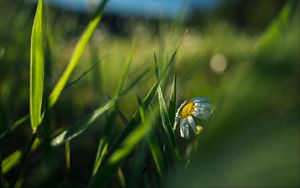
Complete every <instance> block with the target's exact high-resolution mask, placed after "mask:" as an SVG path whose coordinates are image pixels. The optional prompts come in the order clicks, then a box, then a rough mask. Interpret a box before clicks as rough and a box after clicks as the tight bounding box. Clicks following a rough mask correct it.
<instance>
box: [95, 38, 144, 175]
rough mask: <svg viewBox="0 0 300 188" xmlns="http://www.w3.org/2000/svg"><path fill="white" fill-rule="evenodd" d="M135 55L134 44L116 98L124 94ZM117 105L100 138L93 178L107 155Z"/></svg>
mask: <svg viewBox="0 0 300 188" xmlns="http://www.w3.org/2000/svg"><path fill="white" fill-rule="evenodd" d="M133 54H134V44H132V47H131V50H130V52H129V54H128V56H127V59H126V63H125V67H124V69H123V72H122V74H121V77H120V81H119V83H118V86H117V88H116V91H115V96H114V97H118V96H120V95H121V93H122V90H123V89H124V86H125V83H126V79H127V77H128V73H129V67H130V65H131V62H132V58H133ZM142 75H143V74H142ZM117 105H118V104H117V102H116V103H115V104H114V105H113V106H112V107H111V109H110V111H109V116H108V118H107V119H106V123H105V125H107V126H106V127H105V130H104V133H103V135H104V136H102V137H101V138H100V141H99V145H98V151H97V156H96V160H95V163H94V169H93V176H94V175H95V174H96V173H97V171H98V169H99V167H100V164H101V162H102V159H103V157H104V154H105V153H106V150H107V146H108V138H109V137H110V135H111V130H112V126H110V125H113V123H114V120H115V117H116V115H117V112H118V106H117ZM105 146H106V147H105ZM100 154H101V156H98V155H100Z"/></svg>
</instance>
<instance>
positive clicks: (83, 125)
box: [51, 72, 146, 146]
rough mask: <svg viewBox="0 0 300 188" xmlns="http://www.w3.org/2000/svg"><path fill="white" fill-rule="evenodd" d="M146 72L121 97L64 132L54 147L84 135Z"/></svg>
mask: <svg viewBox="0 0 300 188" xmlns="http://www.w3.org/2000/svg"><path fill="white" fill-rule="evenodd" d="M145 73H146V72H143V73H142V74H141V75H139V76H138V77H137V78H136V79H135V80H134V81H133V82H132V83H131V84H130V85H129V86H128V87H127V88H126V89H125V90H124V91H123V92H122V93H121V95H120V96H119V97H115V98H112V99H110V100H108V101H107V102H106V103H105V104H104V105H102V106H100V107H99V108H97V109H96V110H95V111H94V112H92V113H91V114H89V115H87V116H86V117H84V118H83V119H81V120H79V121H78V122H76V123H75V124H74V125H73V126H72V127H71V128H69V129H68V130H65V131H63V132H62V133H61V134H59V135H58V136H57V137H55V138H54V139H53V140H52V141H51V145H52V146H58V145H60V144H62V143H65V142H66V141H70V140H72V139H74V138H75V137H77V136H79V135H80V134H81V133H83V132H84V131H85V130H86V129H87V128H88V127H89V126H91V124H92V123H93V122H94V121H95V120H96V119H97V118H99V117H100V116H101V115H102V114H103V113H105V112H106V111H108V110H110V109H111V108H112V107H113V106H114V105H115V104H116V103H117V102H118V101H119V100H120V99H121V98H122V96H123V95H125V94H126V93H127V92H129V91H130V90H131V89H132V88H133V87H134V86H135V85H136V84H137V83H138V82H139V81H140V80H141V79H142V78H143V77H144V76H145Z"/></svg>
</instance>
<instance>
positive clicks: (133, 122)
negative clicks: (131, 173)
mask: <svg viewBox="0 0 300 188" xmlns="http://www.w3.org/2000/svg"><path fill="white" fill-rule="evenodd" d="M176 53H177V50H176V51H175V52H174V53H173V55H172V57H171V58H170V60H169V62H168V64H167V66H166V67H165V69H164V70H163V72H162V74H161V75H160V76H159V78H158V79H157V80H156V82H155V83H154V85H153V86H152V88H151V90H150V91H149V92H148V94H147V95H146V97H145V98H144V100H143V105H144V106H145V108H146V109H147V108H148V107H149V105H150V104H151V102H152V100H153V98H154V96H155V94H156V92H157V88H158V86H159V84H160V83H161V81H162V79H163V78H164V77H165V76H166V73H167V71H168V70H169V68H170V66H171V64H172V63H173V60H174V58H175V56H176ZM139 123H140V116H139V112H138V111H137V112H135V113H134V115H133V117H132V118H131V119H130V121H129V123H128V125H127V126H126V128H125V129H124V131H123V132H122V133H121V135H120V136H119V137H118V138H117V140H116V141H115V142H114V143H113V144H112V146H111V148H110V149H109V151H108V155H110V154H111V153H112V152H113V151H114V150H115V149H116V148H118V147H119V146H120V144H121V143H122V141H123V140H124V138H125V137H126V136H127V135H128V134H129V133H130V132H131V131H132V130H133V129H134V128H135V127H136V126H137V125H138V124H139Z"/></svg>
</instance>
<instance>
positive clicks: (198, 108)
mask: <svg viewBox="0 0 300 188" xmlns="http://www.w3.org/2000/svg"><path fill="white" fill-rule="evenodd" d="M194 110H195V111H196V112H200V111H202V110H204V108H203V107H195V108H194Z"/></svg>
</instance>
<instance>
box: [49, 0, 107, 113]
mask: <svg viewBox="0 0 300 188" xmlns="http://www.w3.org/2000/svg"><path fill="white" fill-rule="evenodd" d="M107 1H108V0H103V1H102V3H101V5H100V7H99V10H98V11H97V14H96V15H95V17H94V18H93V19H92V20H91V21H90V22H89V24H88V26H87V28H86V29H85V31H84V32H83V34H82V35H81V37H80V39H79V41H78V42H77V44H76V47H75V50H74V52H73V55H72V57H71V60H70V62H69V64H68V66H67V68H66V70H65V71H64V73H63V75H62V76H61V78H60V79H59V81H58V83H57V84H56V86H55V87H54V89H53V91H52V92H51V94H50V96H49V107H50V108H51V107H52V106H53V105H54V104H55V103H56V101H57V100H58V98H59V96H60V94H61V92H62V90H63V89H64V87H65V85H66V84H67V81H68V79H69V78H70V76H71V74H72V72H73V70H74V69H75V67H76V65H77V64H78V62H79V59H80V58H81V56H82V54H83V52H84V49H85V48H86V46H87V44H88V42H89V41H90V39H91V37H92V35H93V33H94V32H95V30H96V28H97V26H98V24H99V23H100V21H101V19H102V14H103V10H104V7H105V5H106V3H107Z"/></svg>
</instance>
